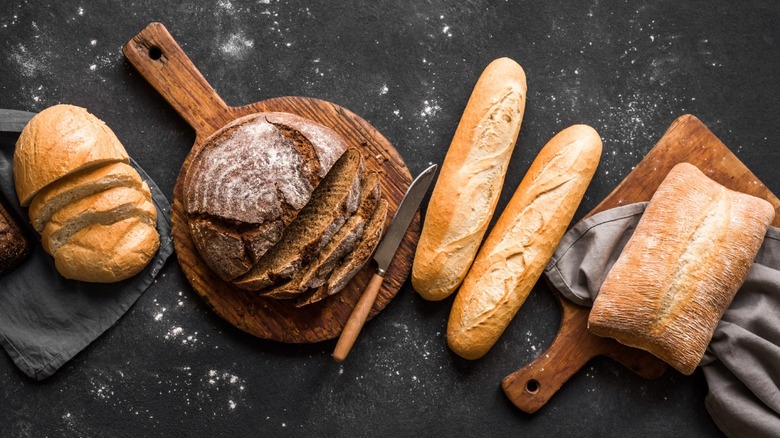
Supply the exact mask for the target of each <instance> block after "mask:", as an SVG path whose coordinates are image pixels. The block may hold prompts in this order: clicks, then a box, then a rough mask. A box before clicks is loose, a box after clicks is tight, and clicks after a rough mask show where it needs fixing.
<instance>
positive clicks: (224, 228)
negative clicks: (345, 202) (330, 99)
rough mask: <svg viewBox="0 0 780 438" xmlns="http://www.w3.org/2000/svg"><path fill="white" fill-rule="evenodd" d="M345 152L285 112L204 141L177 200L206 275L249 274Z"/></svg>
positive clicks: (243, 122) (241, 122)
mask: <svg viewBox="0 0 780 438" xmlns="http://www.w3.org/2000/svg"><path fill="white" fill-rule="evenodd" d="M346 149H347V145H346V143H345V142H344V141H343V139H342V138H341V137H340V136H339V135H338V134H337V133H336V132H335V131H333V130H331V129H329V128H327V127H325V126H322V125H320V124H318V123H316V122H314V121H311V120H309V119H305V118H303V117H299V116H296V115H293V114H287V113H258V114H254V115H250V116H246V117H242V118H239V119H237V120H235V121H234V122H232V123H231V124H229V125H228V126H226V127H225V128H222V129H220V130H219V131H217V132H216V133H215V134H214V135H212V136H211V137H209V138H208V139H207V140H206V141H205V142H204V143H203V145H202V146H201V147H200V148H199V149H198V150H197V152H195V153H194V155H193V156H192V158H191V159H190V161H189V162H190V164H189V167H188V170H187V173H186V176H185V178H184V182H183V197H182V198H183V202H184V207H185V212H186V215H187V219H188V221H189V225H190V233H191V236H192V239H193V241H194V243H195V245H196V247H197V249H198V252H199V253H200V254H201V256H203V258H204V261H205V262H206V263H207V264H208V266H209V267H210V268H211V270H212V271H214V272H215V273H216V274H217V275H219V276H220V277H221V278H222V279H223V280H226V281H229V280H232V279H234V278H236V277H237V276H239V275H241V274H244V273H246V272H247V271H249V269H250V268H251V267H252V266H253V265H254V264H255V263H256V262H257V261H258V260H260V258H261V257H262V256H263V255H264V254H265V252H266V251H267V250H268V249H269V248H271V247H272V246H273V245H274V244H276V243H277V242H278V241H279V239H281V237H282V230H284V229H285V227H287V226H288V225H289V224H290V223H291V222H292V221H293V220H294V219H295V217H296V216H297V215H298V213H299V212H300V210H301V209H302V208H303V207H304V206H305V205H306V204H307V203H308V202H309V200H310V199H311V195H312V192H313V191H314V188H315V187H317V185H318V184H319V183H320V181H321V180H322V178H323V177H324V176H325V174H327V172H328V171H329V170H330V168H331V167H332V165H333V163H334V162H335V161H336V160H337V159H338V158H339V157H340V156H341V154H342V153H343V152H344V151H345V150H346ZM225 251H228V252H225Z"/></svg>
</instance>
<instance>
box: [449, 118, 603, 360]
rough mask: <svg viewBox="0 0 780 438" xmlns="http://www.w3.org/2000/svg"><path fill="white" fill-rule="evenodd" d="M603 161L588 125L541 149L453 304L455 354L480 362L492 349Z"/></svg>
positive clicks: (451, 326)
mask: <svg viewBox="0 0 780 438" xmlns="http://www.w3.org/2000/svg"><path fill="white" fill-rule="evenodd" d="M600 157H601V139H600V138H599V135H598V133H597V132H596V131H595V130H594V129H593V128H591V127H589V126H585V125H575V126H571V127H569V128H566V129H564V130H563V131H561V132H560V133H558V134H557V135H556V136H555V137H553V138H552V139H551V140H550V141H549V142H548V143H547V144H546V145H545V146H544V148H542V150H541V152H539V155H538V156H537V157H536V159H535V160H534V162H533V163H532V164H531V168H530V169H529V170H528V173H526V175H525V177H524V178H523V180H522V182H521V183H520V186H519V187H518V188H517V191H515V194H514V195H513V196H512V199H511V200H510V201H509V204H507V206H506V209H505V210H504V212H503V213H502V214H501V217H499V219H498V222H496V225H495V227H494V228H493V229H492V230H491V231H490V235H489V236H488V238H487V240H486V241H485V244H484V245H483V246H482V248H481V249H480V250H479V254H478V255H477V258H476V260H475V261H474V265H473V266H472V267H471V270H470V271H469V273H468V275H467V276H466V279H465V280H464V281H463V285H462V286H461V287H460V290H459V291H458V295H457V296H456V297H455V302H454V303H453V305H452V311H451V312H450V319H449V322H448V324H447V342H448V343H449V346H450V348H451V349H452V351H454V352H455V353H457V354H458V355H460V356H462V357H464V358H466V359H477V358H480V357H482V356H483V355H484V354H485V353H487V352H488V350H490V348H491V347H492V346H493V345H494V344H495V343H496V341H497V340H498V338H499V337H500V336H501V334H502V333H503V332H504V330H505V329H506V327H507V325H509V322H510V321H511V320H512V318H513V317H514V316H515V314H516V313H517V311H518V310H519V309H520V306H522V304H523V303H524V302H525V299H526V297H528V294H529V293H530V292H531V288H532V287H533V286H534V284H536V282H537V280H538V279H539V277H540V276H541V275H542V271H543V270H544V267H545V265H547V262H548V260H549V259H550V257H551V256H552V254H553V252H554V251H555V248H556V247H557V246H558V242H559V241H560V240H561V238H562V237H563V234H564V233H565V232H566V228H567V227H568V226H569V222H571V219H572V217H574V213H575V212H576V211H577V206H579V204H580V201H581V200H582V196H583V195H584V194H585V190H586V189H587V187H588V185H589V184H590V180H591V178H592V177H593V174H594V173H595V171H596V167H597V166H598V163H599V159H600Z"/></svg>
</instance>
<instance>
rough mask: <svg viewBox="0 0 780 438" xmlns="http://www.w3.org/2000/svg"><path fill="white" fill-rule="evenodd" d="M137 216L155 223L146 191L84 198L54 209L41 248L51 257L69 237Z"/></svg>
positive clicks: (117, 191) (113, 191)
mask: <svg viewBox="0 0 780 438" xmlns="http://www.w3.org/2000/svg"><path fill="white" fill-rule="evenodd" d="M130 217H138V218H140V219H141V220H142V221H143V222H145V223H146V224H147V225H152V226H154V224H155V223H156V222H157V210H156V209H155V208H154V204H152V202H151V195H150V193H149V188H148V186H146V183H144V187H143V189H142V190H137V189H135V188H131V187H114V188H111V189H108V190H104V191H102V192H98V193H95V194H94V195H90V196H86V197H84V198H81V199H79V200H77V201H75V202H73V203H71V204H68V205H66V206H64V207H63V208H61V209H59V210H57V211H56V212H55V213H54V214H53V215H52V217H51V220H49V222H48V223H47V224H46V226H45V227H44V228H43V232H42V233H41V243H42V244H43V249H44V250H46V252H48V253H49V254H54V253H56V252H57V250H59V249H60V247H62V246H63V245H65V244H66V243H68V240H69V239H70V237H71V236H73V235H74V234H76V233H77V232H79V231H80V230H81V229H83V228H86V227H88V226H90V225H94V224H104V225H107V224H112V223H114V222H118V221H120V220H123V219H127V218H130Z"/></svg>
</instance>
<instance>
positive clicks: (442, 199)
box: [412, 58, 527, 300]
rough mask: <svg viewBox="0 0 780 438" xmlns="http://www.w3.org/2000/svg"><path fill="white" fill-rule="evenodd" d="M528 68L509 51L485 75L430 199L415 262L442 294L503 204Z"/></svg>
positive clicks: (428, 286) (415, 277) (421, 281)
mask: <svg viewBox="0 0 780 438" xmlns="http://www.w3.org/2000/svg"><path fill="white" fill-rule="evenodd" d="M526 91H527V87H526V81H525V72H524V71H523V69H522V67H520V66H519V65H518V64H517V63H516V62H514V61H512V60H511V59H509V58H500V59H497V60H495V61H493V62H491V63H490V65H488V66H487V68H486V69H485V71H484V72H483V73H482V75H481V76H480V78H479V80H478V81H477V84H476V86H475V87H474V91H473V92H472V94H471V97H470V99H469V101H468V104H467V105H466V108H465V110H464V112H463V116H462V118H461V120H460V123H459V125H458V128H457V130H456V131H455V136H454V137H453V139H452V143H451V145H450V148H449V150H448V152H447V156H446V157H445V158H444V163H443V164H442V168H441V173H440V175H439V178H438V180H437V181H436V186H435V187H434V189H433V193H432V195H431V200H430V203H429V204H428V209H427V213H426V216H425V224H424V225H423V230H422V234H421V235H420V240H419V243H418V244H417V252H416V254H415V258H414V265H413V267H412V285H413V286H414V289H415V290H416V291H417V292H418V293H419V294H420V296H422V297H423V298H425V299H427V300H442V299H444V298H446V297H447V296H449V295H450V294H451V293H452V292H453V291H455V289H457V287H458V285H459V284H460V282H461V281H462V280H463V278H464V277H465V276H466V272H467V271H468V269H469V266H471V263H472V261H473V260H474V256H475V254H476V253H477V249H478V247H479V244H480V242H481V241H482V238H483V237H484V235H485V231H486V230H487V226H488V224H489V223H490V219H491V218H492V216H493V211H494V210H495V208H496V204H497V202H498V198H499V195H500V194H501V188H502V187H503V185H504V177H505V176H506V170H507V166H508V164H509V159H510V157H511V155H512V151H513V149H514V146H515V141H516V140H517V135H518V133H519V132H520V125H521V122H522V120H523V113H524V112H525V100H526Z"/></svg>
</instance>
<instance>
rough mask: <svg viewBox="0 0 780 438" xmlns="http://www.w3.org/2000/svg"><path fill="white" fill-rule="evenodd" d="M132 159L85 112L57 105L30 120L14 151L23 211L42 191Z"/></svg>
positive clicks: (110, 133) (17, 192)
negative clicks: (80, 174)
mask: <svg viewBox="0 0 780 438" xmlns="http://www.w3.org/2000/svg"><path fill="white" fill-rule="evenodd" d="M119 161H121V162H124V163H127V162H129V161H130V158H129V157H128V156H127V151H125V148H124V147H123V146H122V143H120V142H119V139H118V138H117V137H116V135H115V134H114V132H113V131H111V129H109V127H108V126H106V124H105V123H103V121H102V120H100V119H98V118H97V117H95V116H93V115H92V114H90V113H89V112H87V110H85V109H84V108H80V107H77V106H73V105H55V106H52V107H49V108H46V109H45V110H43V111H41V112H40V113H38V114H37V115H35V117H33V118H32V120H30V122H29V123H28V124H27V126H25V127H24V129H23V130H22V133H21V134H20V135H19V140H18V141H17V142H16V150H15V151H14V183H15V185H16V194H17V196H18V197H19V202H20V203H21V204H22V207H27V206H28V205H30V201H32V199H33V197H34V196H35V194H36V193H38V191H39V190H41V189H42V188H44V187H46V186H47V185H49V184H51V183H52V182H54V181H56V180H58V179H60V178H62V177H64V176H66V175H68V174H70V173H73V172H76V171H79V170H82V169H86V168H89V167H95V166H99V165H102V164H107V163H115V162H119Z"/></svg>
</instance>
